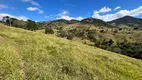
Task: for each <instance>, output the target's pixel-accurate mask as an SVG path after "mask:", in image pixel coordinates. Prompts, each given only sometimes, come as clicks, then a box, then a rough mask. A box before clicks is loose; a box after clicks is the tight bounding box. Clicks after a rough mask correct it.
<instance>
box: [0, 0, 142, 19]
mask: <svg viewBox="0 0 142 80" xmlns="http://www.w3.org/2000/svg"><path fill="white" fill-rule="evenodd" d="M126 15H129V16H133V17H137V18H142V0H0V19H2V17H3V16H10V17H14V18H18V19H20V20H27V19H31V20H35V21H48V20H56V19H66V20H71V19H77V20H82V19H84V18H88V17H93V18H98V19H102V20H104V21H111V20H114V19H117V18H120V17H123V16H126Z"/></svg>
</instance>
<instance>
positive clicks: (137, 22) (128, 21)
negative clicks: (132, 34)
mask: <svg viewBox="0 0 142 80" xmlns="http://www.w3.org/2000/svg"><path fill="white" fill-rule="evenodd" d="M108 23H110V24H115V25H121V24H123V25H127V26H130V27H140V28H142V19H140V18H134V17H131V16H124V17H122V18H119V19H116V20H113V21H110V22H108Z"/></svg>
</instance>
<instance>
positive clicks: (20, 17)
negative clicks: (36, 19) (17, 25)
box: [0, 13, 29, 21]
mask: <svg viewBox="0 0 142 80" xmlns="http://www.w3.org/2000/svg"><path fill="white" fill-rule="evenodd" d="M5 16H9V17H11V18H17V19H18V20H24V21H27V20H28V19H29V18H27V17H25V16H14V15H11V14H7V13H0V20H2V18H3V17H5Z"/></svg>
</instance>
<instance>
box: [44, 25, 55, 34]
mask: <svg viewBox="0 0 142 80" xmlns="http://www.w3.org/2000/svg"><path fill="white" fill-rule="evenodd" d="M45 34H54V30H53V29H52V28H51V27H47V28H46V29H45Z"/></svg>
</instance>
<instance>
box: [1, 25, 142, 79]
mask: <svg viewBox="0 0 142 80" xmlns="http://www.w3.org/2000/svg"><path fill="white" fill-rule="evenodd" d="M0 65H1V66H0V79H1V80H26V79H27V80H41V79H42V80H108V79H109V80H118V79H119V80H141V79H142V75H141V74H142V61H141V60H137V59H134V58H129V57H127V56H123V55H119V54H115V53H113V52H109V51H105V50H102V49H99V48H94V47H90V46H87V45H84V44H81V43H78V42H73V41H69V40H66V39H62V38H58V37H55V36H53V35H45V34H42V33H39V32H32V31H27V30H23V29H19V28H13V27H9V26H5V25H3V24H0Z"/></svg>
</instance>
